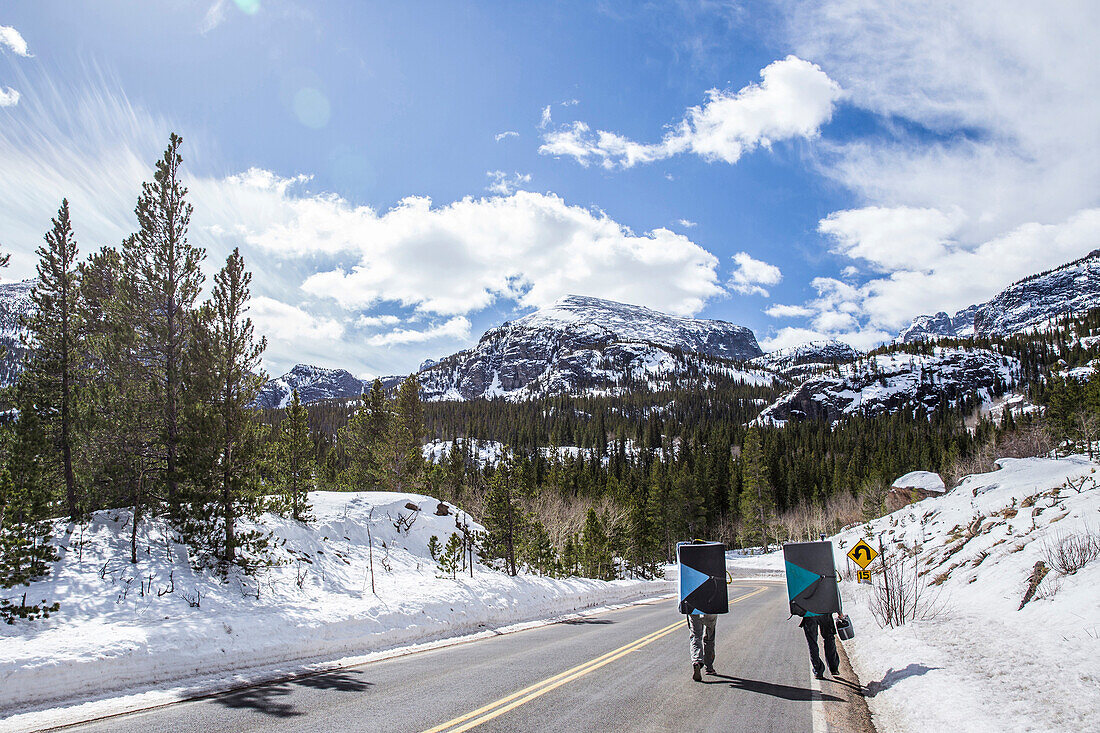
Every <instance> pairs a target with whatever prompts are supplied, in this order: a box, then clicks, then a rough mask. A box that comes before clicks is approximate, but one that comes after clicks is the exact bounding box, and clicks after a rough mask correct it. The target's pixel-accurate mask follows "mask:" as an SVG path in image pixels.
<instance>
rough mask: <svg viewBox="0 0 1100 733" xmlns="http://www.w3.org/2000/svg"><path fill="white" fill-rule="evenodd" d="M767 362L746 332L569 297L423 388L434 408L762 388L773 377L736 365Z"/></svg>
mask: <svg viewBox="0 0 1100 733" xmlns="http://www.w3.org/2000/svg"><path fill="white" fill-rule="evenodd" d="M762 353H763V352H762V351H761V350H760V346H759V345H758V344H757V342H756V337H755V336H754V335H753V333H752V331H750V330H749V329H747V328H745V327H743V326H736V325H734V324H732V323H727V322H725V321H708V320H701V319H695V318H681V317H677V316H671V315H667V314H664V313H658V312H657V311H653V310H650V309H648V308H643V307H641V306H635V305H627V304H624V303H616V302H613V301H609V300H601V299H599V298H589V297H582V296H577V295H570V296H567V297H565V298H562V299H561V300H559V301H558V302H557V303H555V304H554V305H552V306H550V307H548V308H543V309H541V310H538V311H535V312H534V313H531V314H530V315H527V316H524V317H523V318H520V319H517V320H516V321H513V322H508V323H504V324H502V325H501V326H499V327H497V328H494V329H491V330H489V331H487V332H486V333H485V334H484V335H483V336H482V337H481V339H480V341H479V342H478V344H477V346H475V347H474V348H472V349H468V350H466V351H461V352H459V353H457V354H453V355H451V356H448V357H444V358H442V359H440V360H439V361H438V362H436V363H434V364H431V365H430V366H428V368H427V369H426V370H424V371H422V372H420V374H419V376H418V379H419V380H420V384H421V388H422V395H423V396H424V398H425V399H428V400H469V399H476V398H486V399H491V398H497V397H503V398H507V399H510V400H522V399H529V398H531V397H532V396H535V395H538V394H555V393H563V392H577V391H582V390H583V391H587V392H597V391H605V390H608V389H615V388H622V387H626V386H628V385H634V386H637V387H640V388H649V389H653V388H657V387H659V386H660V385H661V384H667V383H668V382H669V381H670V380H672V379H675V378H677V377H683V376H699V377H700V378H701V379H702V380H703V381H705V380H706V375H707V374H708V373H714V374H719V375H721V376H723V377H725V378H730V379H744V380H746V381H749V382H753V383H764V382H767V381H770V379H771V377H770V376H769V375H767V374H765V373H762V372H758V371H754V370H751V369H742V368H740V367H739V366H737V363H738V362H742V361H746V360H748V359H752V358H754V357H757V356H760V355H761V354H762Z"/></svg>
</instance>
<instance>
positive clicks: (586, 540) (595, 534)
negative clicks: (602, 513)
mask: <svg viewBox="0 0 1100 733" xmlns="http://www.w3.org/2000/svg"><path fill="white" fill-rule="evenodd" d="M581 572H582V574H583V575H584V576H585V577H588V578H599V579H601V580H611V579H612V578H613V577H614V575H615V573H614V567H613V563H612V556H611V550H610V547H609V546H608V537H607V530H606V528H605V527H604V523H603V522H601V521H600V517H599V515H597V514H596V510H595V509H593V508H592V507H589V508H588V513H587V514H586V515H585V518H584V530H583V531H582V533H581Z"/></svg>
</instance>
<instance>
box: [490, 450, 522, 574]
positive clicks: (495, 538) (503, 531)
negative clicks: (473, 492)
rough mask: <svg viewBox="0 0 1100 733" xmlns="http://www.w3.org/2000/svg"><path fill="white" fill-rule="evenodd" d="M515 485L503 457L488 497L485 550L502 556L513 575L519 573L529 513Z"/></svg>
mask: <svg viewBox="0 0 1100 733" xmlns="http://www.w3.org/2000/svg"><path fill="white" fill-rule="evenodd" d="M514 488H515V487H514V486H513V476H512V473H511V470H510V466H509V465H507V462H506V461H504V460H503V459H502V460H501V462H500V464H499V465H498V466H497V468H496V470H495V471H493V475H492V476H491V477H490V478H489V493H488V495H486V497H485V518H484V520H483V522H482V524H484V525H485V537H484V539H483V542H482V550H481V554H482V556H483V557H486V558H490V559H493V558H499V559H501V560H503V561H504V567H505V569H506V570H507V571H508V574H509V575H515V574H516V548H517V546H518V545H519V544H520V543H521V542H522V541H523V533H524V529H525V524H526V521H525V520H526V517H525V514H524V511H523V507H521V506H520V504H519V501H518V499H517V497H516V492H515V490H514Z"/></svg>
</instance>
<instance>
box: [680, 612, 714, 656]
mask: <svg viewBox="0 0 1100 733" xmlns="http://www.w3.org/2000/svg"><path fill="white" fill-rule="evenodd" d="M687 625H688V633H690V634H691V661H692V663H693V664H702V665H704V666H706V667H710V666H712V665H713V664H714V631H715V629H716V628H717V626H718V614H716V613H704V614H703V615H699V614H688V617H687Z"/></svg>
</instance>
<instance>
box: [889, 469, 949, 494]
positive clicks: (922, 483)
mask: <svg viewBox="0 0 1100 733" xmlns="http://www.w3.org/2000/svg"><path fill="white" fill-rule="evenodd" d="M893 488H895V489H923V490H925V491H935V492H937V493H940V494H942V493H943V492H944V490H945V489H946V487H945V486H944V483H943V479H942V478H940V475H939V474H938V473H932V472H931V471H910V472H909V473H907V474H905V475H904V476H902V477H900V478H899V479H898V480H897V481H895V482H894V483H893Z"/></svg>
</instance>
